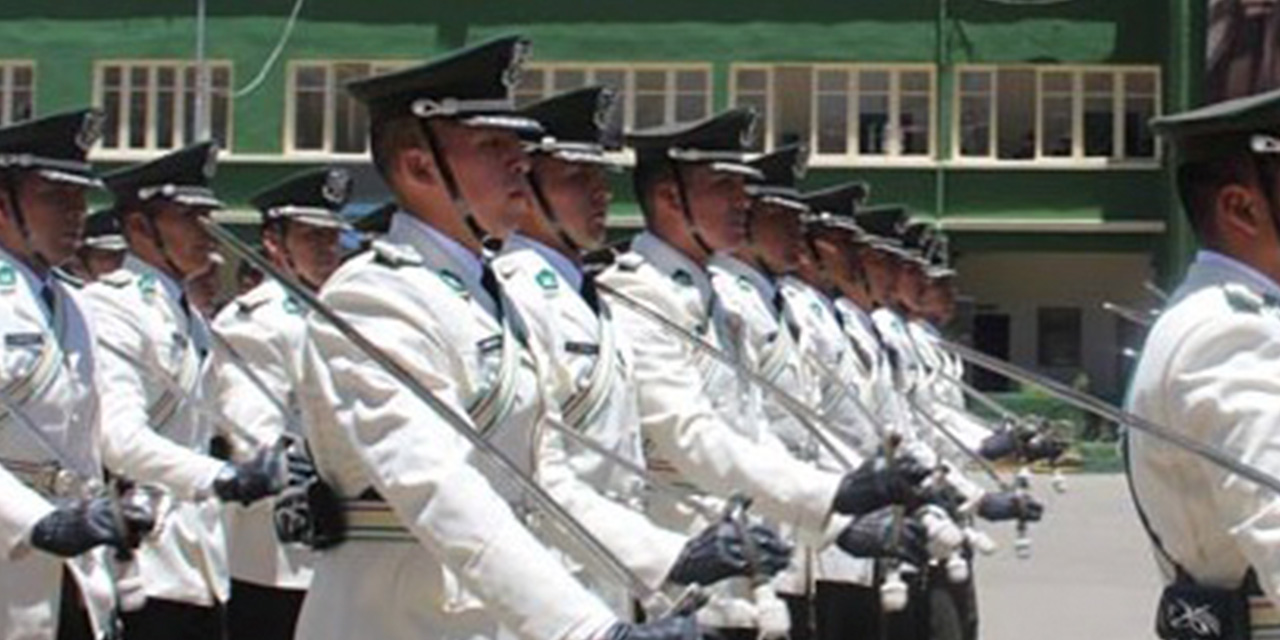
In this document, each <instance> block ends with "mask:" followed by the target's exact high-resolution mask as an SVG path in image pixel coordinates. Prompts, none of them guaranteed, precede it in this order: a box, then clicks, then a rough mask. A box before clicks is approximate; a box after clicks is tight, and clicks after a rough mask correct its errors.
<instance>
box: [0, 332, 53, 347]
mask: <svg viewBox="0 0 1280 640" xmlns="http://www.w3.org/2000/svg"><path fill="white" fill-rule="evenodd" d="M42 345H44V334H43V333H10V334H7V335H5V337H4V346H6V347H39V346H42Z"/></svg>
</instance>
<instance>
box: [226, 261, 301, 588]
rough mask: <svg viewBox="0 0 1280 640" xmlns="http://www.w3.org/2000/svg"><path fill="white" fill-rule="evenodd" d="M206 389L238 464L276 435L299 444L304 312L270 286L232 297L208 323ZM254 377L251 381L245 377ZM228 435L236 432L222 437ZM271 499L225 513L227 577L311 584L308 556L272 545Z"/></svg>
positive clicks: (290, 584) (278, 584)
mask: <svg viewBox="0 0 1280 640" xmlns="http://www.w3.org/2000/svg"><path fill="white" fill-rule="evenodd" d="M213 330H214V336H213V340H212V342H213V363H214V364H213V366H212V368H211V378H212V381H211V383H210V387H211V389H212V396H213V398H214V401H215V406H218V407H220V408H221V411H222V413H223V415H224V416H226V418H227V420H226V421H225V422H223V423H220V424H219V425H218V427H219V431H220V432H222V435H223V436H224V437H227V438H228V439H229V440H230V441H231V443H232V450H233V452H234V454H233V455H234V457H235V459H237V460H248V459H249V458H252V457H253V455H254V454H256V453H257V452H258V451H259V450H261V448H263V447H268V446H271V445H272V444H273V443H275V442H276V441H277V440H279V439H280V438H281V437H282V436H292V437H294V438H295V439H297V440H299V441H300V440H301V438H302V437H303V434H302V427H301V422H300V420H301V418H300V415H299V409H298V402H297V397H298V396H297V393H296V389H297V385H298V384H299V381H300V380H301V379H302V374H301V366H302V349H303V346H304V345H305V339H306V332H307V324H306V320H305V319H304V317H303V307H302V306H301V305H300V304H299V303H298V302H297V301H296V300H294V299H293V297H292V296H290V295H289V294H288V293H286V292H285V290H284V287H282V286H280V284H279V283H277V282H276V281H275V280H271V279H267V280H266V281H264V282H263V283H262V284H260V285H258V286H257V287H255V288H254V289H253V290H252V291H249V292H247V293H245V294H244V295H242V296H240V297H238V298H236V299H235V300H233V301H232V302H231V304H228V305H227V306H226V308H225V309H223V310H222V313H220V314H218V317H217V319H216V320H215V321H214V323H213ZM246 369H248V370H249V371H251V372H252V375H251V374H250V373H248V372H246ZM231 429H234V432H231V433H228V431H230V430H231ZM273 506H274V501H273V500H259V501H258V502H256V503H254V504H252V505H250V506H248V507H244V506H242V505H239V504H235V505H228V506H227V509H226V522H227V544H228V546H229V553H230V565H231V577H233V578H235V579H237V580H244V581H245V582H252V583H254V584H259V585H264V586H268V587H278V588H282V589H306V588H307V586H308V585H310V584H311V562H312V554H311V553H310V552H309V551H307V550H306V549H305V548H304V547H302V546H300V545H283V544H280V542H279V541H278V540H276V534H275V525H274V521H273V518H272V508H273Z"/></svg>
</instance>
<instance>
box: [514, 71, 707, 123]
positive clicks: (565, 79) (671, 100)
mask: <svg viewBox="0 0 1280 640" xmlns="http://www.w3.org/2000/svg"><path fill="white" fill-rule="evenodd" d="M588 85H604V86H607V87H611V88H613V90H614V91H616V92H617V94H618V100H619V105H621V106H620V108H619V109H618V110H617V111H616V112H615V113H614V117H615V118H617V119H619V121H618V122H615V123H614V124H617V125H621V126H623V127H626V128H631V129H644V128H647V127H654V126H659V125H664V124H673V123H676V122H689V121H693V120H701V119H702V118H705V117H707V116H708V115H710V114H711V113H710V110H711V69H710V67H708V66H706V65H687V66H686V65H680V66H672V65H649V64H644V65H624V64H621V63H593V64H589V65H583V64H573V63H560V62H557V63H552V64H535V65H529V66H527V67H525V69H524V72H523V73H522V74H521V77H520V84H519V85H518V86H517V87H516V91H515V94H516V95H515V97H516V104H517V105H519V106H524V105H527V104H529V103H531V102H536V101H538V100H541V99H543V98H546V97H549V96H551V95H554V94H557V93H563V92H565V91H571V90H573V89H578V88H581V87H585V86H588Z"/></svg>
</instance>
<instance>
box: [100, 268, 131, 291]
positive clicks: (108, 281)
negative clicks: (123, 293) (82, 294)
mask: <svg viewBox="0 0 1280 640" xmlns="http://www.w3.org/2000/svg"><path fill="white" fill-rule="evenodd" d="M133 281H134V275H133V272H132V271H129V270H128V269H116V270H115V271H112V272H111V273H104V274H102V275H100V276H98V279H97V282H101V283H102V284H105V285H107V286H111V287H115V288H117V289H123V288H125V287H127V286H129V285H131V284H133Z"/></svg>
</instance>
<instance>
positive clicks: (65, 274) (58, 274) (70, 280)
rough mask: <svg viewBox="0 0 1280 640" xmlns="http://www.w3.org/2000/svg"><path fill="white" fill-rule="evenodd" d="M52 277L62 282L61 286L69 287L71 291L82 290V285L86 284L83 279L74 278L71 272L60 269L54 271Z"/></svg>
mask: <svg viewBox="0 0 1280 640" xmlns="http://www.w3.org/2000/svg"><path fill="white" fill-rule="evenodd" d="M53 277H55V278H57V279H58V280H60V281H62V283H63V284H65V285H67V286H68V287H71V288H72V289H83V288H84V285H86V284H88V283H87V282H85V281H84V278H79V277H76V276H75V275H73V274H72V273H71V272H69V271H67V270H65V269H62V268H57V269H54V270H53Z"/></svg>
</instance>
